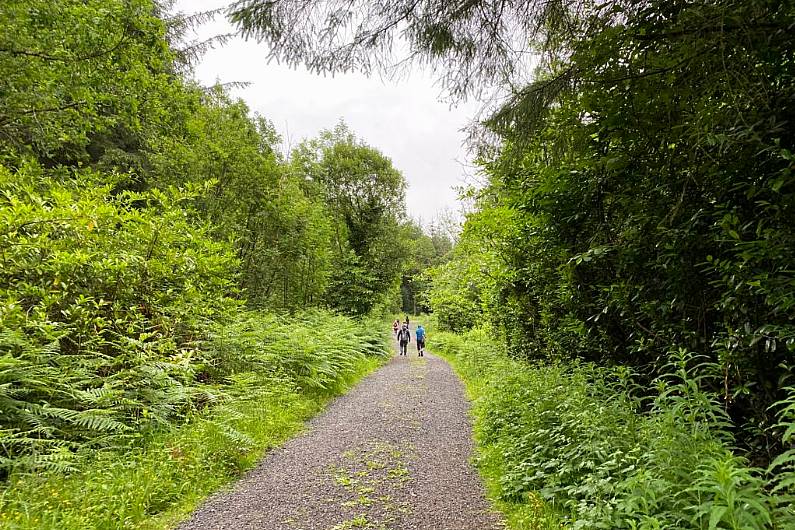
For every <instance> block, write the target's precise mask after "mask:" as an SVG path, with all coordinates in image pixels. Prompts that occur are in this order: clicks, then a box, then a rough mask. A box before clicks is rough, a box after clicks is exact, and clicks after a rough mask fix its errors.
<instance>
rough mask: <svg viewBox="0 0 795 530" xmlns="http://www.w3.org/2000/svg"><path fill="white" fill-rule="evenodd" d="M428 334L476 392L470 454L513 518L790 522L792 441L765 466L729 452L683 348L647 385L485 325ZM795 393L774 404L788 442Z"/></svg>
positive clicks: (720, 421) (520, 521) (517, 524)
mask: <svg viewBox="0 0 795 530" xmlns="http://www.w3.org/2000/svg"><path fill="white" fill-rule="evenodd" d="M429 338H430V344H429V345H430V347H431V348H432V349H434V351H436V352H438V353H441V354H443V355H444V356H445V357H447V358H448V359H449V360H450V361H451V362H452V363H453V365H454V367H455V368H456V370H457V371H458V372H459V374H460V375H461V376H462V377H463V379H464V380H465V382H466V383H467V387H468V389H469V392H470V393H471V395H472V397H473V398H474V400H475V408H474V412H475V416H476V438H477V442H478V447H479V465H480V468H481V470H482V472H483V474H484V477H485V478H486V481H487V484H488V487H489V490H490V493H491V495H492V496H493V497H494V499H495V500H496V502H497V504H498V507H500V508H501V509H502V510H503V511H504V512H505V513H506V516H507V519H508V521H509V524H510V527H511V528H515V529H547V528H558V529H559V528H561V527H567V528H573V529H579V528H616V529H623V528H626V529H658V528H680V529H738V530H739V529H764V528H767V529H769V528H776V529H785V528H795V510H793V507H792V506H793V504H792V500H793V494H794V493H795V490H794V489H793V483H794V482H795V467H794V466H795V457H794V456H793V455H794V454H795V452H793V451H792V450H790V451H789V452H787V453H785V454H784V455H783V456H782V457H781V458H780V459H779V460H778V461H777V462H774V465H773V466H771V469H768V470H765V469H758V468H754V467H752V466H751V465H749V463H748V461H746V460H745V459H744V458H743V457H742V456H738V455H737V454H736V452H735V451H734V450H733V443H734V440H733V438H732V435H731V429H730V427H731V419H730V418H729V417H728V416H727V415H726V413H725V412H724V408H723V406H722V404H721V403H720V402H719V400H718V399H717V398H716V396H714V395H712V394H710V393H709V392H706V391H705V390H703V387H704V386H706V385H704V383H705V382H706V381H704V378H707V377H710V376H708V375H706V376H705V375H701V376H698V377H696V376H695V375H694V374H695V373H699V374H704V373H709V372H710V366H709V365H704V364H703V363H702V364H700V365H699V360H698V359H697V358H693V357H692V356H690V355H688V354H687V353H686V352H677V353H676V354H675V355H673V359H674V361H673V362H672V363H671V364H670V366H669V367H668V373H667V375H666V376H664V377H661V378H660V379H659V380H657V381H656V386H655V387H654V388H653V389H649V388H640V387H638V386H637V385H636V384H635V382H634V381H633V377H632V374H631V373H630V372H629V371H628V370H626V369H621V368H615V369H606V368H598V367H595V366H593V365H589V364H559V365H532V364H528V363H525V362H522V361H516V360H513V359H510V358H509V357H508V356H507V355H506V353H505V351H504V349H503V347H502V346H501V345H500V344H498V343H497V342H496V341H494V340H492V339H491V338H490V337H489V336H488V334H487V332H485V331H483V330H475V331H471V332H469V333H467V334H466V335H455V334H450V333H432V334H430V335H429ZM697 366H698V369H696V367H697ZM794 403H795V399H793V400H791V401H788V402H785V403H781V404H779V405H778V406H777V408H776V411H774V412H778V413H779V415H780V418H781V423H780V428H782V429H785V430H786V431H787V433H788V438H787V441H788V443H792V441H793V436H795V427H793V419H795V417H794V416H795V413H794V412H793V411H795V405H794Z"/></svg>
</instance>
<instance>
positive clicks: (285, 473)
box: [179, 344, 504, 530]
mask: <svg viewBox="0 0 795 530" xmlns="http://www.w3.org/2000/svg"><path fill="white" fill-rule="evenodd" d="M412 346H413V344H412ZM468 411H469V403H468V401H467V399H466V396H465V394H464V390H463V385H462V384H461V382H460V381H459V380H458V378H457V376H456V375H455V374H454V373H453V371H452V370H451V369H450V366H449V365H448V364H447V363H446V362H445V361H444V360H442V359H440V358H438V357H435V356H433V355H430V354H428V353H426V354H425V356H424V357H417V354H416V352H413V353H410V354H409V355H408V356H407V357H400V356H394V357H392V359H391V360H390V362H389V363H388V364H386V365H385V366H383V367H382V368H380V369H379V370H377V371H376V372H374V373H373V374H371V375H370V376H368V377H366V378H365V379H364V380H362V382H361V383H360V384H359V385H358V386H357V387H356V388H354V389H353V390H351V391H350V392H349V393H348V394H346V395H345V396H342V397H340V398H339V399H337V400H336V401H334V402H333V403H331V404H330V405H329V407H328V408H327V409H326V410H325V412H323V413H322V414H320V415H318V416H317V417H315V418H314V419H312V420H311V421H310V422H309V424H308V428H307V430H306V431H305V432H304V433H303V434H302V435H300V436H298V437H296V438H293V439H292V440H290V441H289V442H287V443H286V444H285V445H284V446H282V447H281V448H279V449H276V450H274V451H272V452H271V453H269V454H268V455H267V456H266V457H265V458H264V459H263V460H262V462H261V463H260V464H259V465H258V466H257V467H256V468H254V469H253V470H252V471H251V472H249V473H248V474H247V475H246V476H245V477H244V478H243V479H242V480H240V481H239V482H237V483H236V484H235V485H234V486H233V487H232V488H231V489H230V490H229V491H225V492H221V493H218V494H216V495H214V496H212V497H210V499H208V500H207V501H206V502H205V503H204V505H203V506H201V507H200V508H199V509H198V510H197V511H196V512H194V514H193V515H192V516H191V518H190V519H189V520H188V521H186V522H185V523H183V524H182V525H181V526H180V527H179V528H180V529H182V530H198V529H204V530H206V529H235V530H245V529H258V530H272V529H284V530H346V529H355V528H370V529H377V530H409V529H411V530H490V529H498V528H504V524H503V522H502V521H501V518H500V517H499V515H498V514H496V513H495V512H494V511H493V510H492V508H491V506H490V504H489V503H488V501H487V500H486V498H485V494H484V490H483V485H482V484H481V482H480V478H479V476H478V474H477V472H476V471H475V469H474V468H473V467H472V465H471V462H470V459H471V457H472V450H473V442H472V427H471V424H470V422H469V415H468Z"/></svg>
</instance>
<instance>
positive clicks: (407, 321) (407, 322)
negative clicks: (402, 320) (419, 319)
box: [406, 315, 410, 329]
mask: <svg viewBox="0 0 795 530" xmlns="http://www.w3.org/2000/svg"><path fill="white" fill-rule="evenodd" d="M406 329H410V328H409V316H408V315H406Z"/></svg>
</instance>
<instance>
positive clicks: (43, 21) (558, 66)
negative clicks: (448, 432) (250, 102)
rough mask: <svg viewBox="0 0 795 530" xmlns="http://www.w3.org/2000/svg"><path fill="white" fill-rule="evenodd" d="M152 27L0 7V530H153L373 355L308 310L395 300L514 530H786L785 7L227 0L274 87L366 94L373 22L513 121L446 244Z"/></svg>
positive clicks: (138, 14) (791, 91)
mask: <svg viewBox="0 0 795 530" xmlns="http://www.w3.org/2000/svg"><path fill="white" fill-rule="evenodd" d="M169 5H170V4H169V2H167V1H163V2H161V1H158V0H102V1H99V0H85V1H76V0H47V1H44V0H32V1H31V0H25V1H22V0H6V1H5V2H4V3H3V9H2V10H0V27H2V28H4V29H5V30H6V31H4V32H2V33H0V83H2V84H1V85H0V249H2V252H0V260H2V267H0V480H2V481H3V483H2V486H0V487H1V488H2V496H0V517H2V518H3V519H2V522H3V524H5V525H7V526H11V525H16V526H20V525H21V527H42V526H44V527H46V526H48V525H49V526H51V527H84V526H89V527H90V526H92V525H93V526H98V527H103V526H113V525H114V524H116V523H115V522H113V521H117V519H115V518H117V517H119V516H122V518H123V520H124V524H125V525H128V526H145V525H147V524H149V525H155V526H156V525H159V524H161V523H160V522H158V521H161V520H162V522H163V523H162V524H166V522H167V521H168V520H169V518H170V517H172V516H175V514H179V513H180V512H181V510H184V509H187V508H188V507H189V506H190V505H191V503H193V502H195V501H196V500H197V499H198V498H199V497H200V496H201V495H203V494H205V493H206V492H207V491H210V490H211V489H212V488H213V487H215V486H217V485H218V484H221V483H223V482H225V481H226V480H228V479H229V478H230V477H231V476H233V475H234V473H236V472H238V471H239V470H240V469H243V468H245V467H246V466H249V465H251V463H252V462H253V461H254V460H255V459H256V457H257V456H258V455H260V454H261V452H262V451H263V450H264V449H265V448H267V447H270V446H272V445H273V444H276V443H279V442H280V441H281V440H283V439H284V438H285V437H286V436H288V435H289V434H290V433H291V432H294V431H295V430H296V429H297V428H299V425H300V421H301V419H303V418H305V417H306V416H307V415H308V414H310V413H311V412H313V411H315V410H317V408H318V406H319V403H322V402H323V400H324V399H326V398H327V397H328V396H330V395H334V394H335V393H337V392H339V391H340V390H341V389H342V388H343V387H344V386H345V384H346V382H347V381H350V380H351V378H353V377H355V375H356V374H360V373H362V371H364V370H366V369H367V368H368V367H371V366H372V365H373V364H374V363H375V362H376V361H374V360H373V357H372V355H375V356H376V357H377V356H378V355H380V352H381V351H382V349H383V348H382V343H381V340H382V338H380V337H378V336H375V335H373V332H372V329H376V328H377V327H378V326H370V327H369V328H368V327H367V326H366V324H365V323H363V322H362V321H361V320H359V321H353V320H350V319H349V318H347V317H344V316H339V315H338V314H336V313H329V312H325V311H328V310H332V311H336V312H339V313H343V314H348V315H354V316H356V317H364V316H366V315H373V314H380V313H385V312H387V311H394V310H397V309H398V306H400V308H401V309H403V310H404V311H412V312H413V311H416V310H420V309H430V310H432V311H433V312H434V313H435V315H436V319H437V322H438V325H439V328H440V332H439V333H431V334H430V338H431V340H432V341H436V342H435V344H436V346H437V347H438V348H440V349H441V350H443V351H444V352H446V353H445V354H446V355H448V356H449V357H450V358H451V359H452V360H453V362H454V364H455V365H456V366H457V368H458V370H459V371H460V373H461V374H462V376H463V377H464V378H465V379H466V380H467V382H468V385H469V387H470V391H471V392H472V394H473V396H475V397H476V398H477V400H478V404H477V409H476V410H477V414H478V418H479V420H478V438H479V442H480V445H481V451H482V462H481V464H482V469H483V470H484V473H485V475H486V476H487V478H488V480H489V483H490V488H491V491H492V494H493V495H494V496H495V498H496V499H498V502H499V503H500V505H501V506H502V507H503V508H504V509H505V510H506V511H507V513H508V514H509V518H510V520H511V523H512V524H513V525H514V526H515V527H517V528H551V527H552V526H555V527H556V528H557V527H559V526H560V525H561V524H563V525H566V526H571V527H573V528H592V527H594V528H648V529H650V528H670V527H675V528H705V529H710V530H711V529H713V528H715V529H717V528H770V527H773V528H788V527H792V526H793V524H795V521H793V518H794V517H795V515H794V514H793V512H792V505H793V503H792V500H793V499H794V498H795V477H794V476H793V473H795V427H793V425H794V424H795V397H793V396H795V391H794V390H793V386H792V385H793V380H792V377H793V362H792V356H793V354H794V353H795V324H794V322H795V273H794V272H793V265H792V264H793V262H795V233H794V232H793V227H795V176H793V175H795V172H793V169H795V165H794V163H795V156H794V155H793V152H795V128H793V127H792V123H793V120H795V106H794V105H793V101H795V83H794V82H793V64H795V63H793V61H794V59H793V39H792V38H791V33H792V28H793V27H794V26H795V4H793V3H792V2H774V1H772V0H712V1H709V2H690V1H685V0H674V1H668V0H666V1H662V0H652V1H647V2H634V1H631V0H615V1H609V2H591V1H588V0H554V1H541V0H537V1H529V2H512V1H506V2H496V3H495V2H486V1H483V0H475V1H470V2H431V1H419V2H412V3H410V5H407V4H406V3H405V2H402V1H385V2H369V1H366V0H353V1H349V0H345V1H336V0H333V1H328V2H298V3H296V2H291V1H285V0H276V1H270V0H269V1H265V0H242V1H240V2H237V3H235V4H234V6H233V7H232V9H231V11H230V13H231V16H232V20H233V21H235V22H236V23H237V24H238V25H239V28H240V30H241V31H242V32H243V33H244V34H246V35H250V36H256V37H259V38H261V39H263V40H264V41H266V42H267V43H268V44H270V50H271V51H270V53H271V56H272V57H275V58H278V59H282V60H285V61H287V62H288V63H290V64H298V63H304V64H306V65H307V66H308V67H309V68H310V69H312V70H314V71H320V72H334V71H345V70H350V69H361V70H365V71H373V70H376V69H379V68H383V67H385V66H387V62H388V59H389V58H390V52H391V48H392V43H393V42H394V40H393V39H394V36H395V33H396V32H400V33H401V36H402V37H403V38H404V39H406V41H407V42H408V46H407V47H404V48H405V49H407V50H410V54H411V55H410V57H409V58H408V59H409V60H414V61H419V62H420V63H421V64H423V65H426V66H427V65H430V66H431V68H438V69H437V70H435V71H437V72H438V73H439V74H440V78H441V82H442V84H443V85H444V86H445V87H447V88H448V89H449V90H450V92H451V94H452V95H453V96H454V97H463V96H466V95H471V94H481V93H483V91H484V90H488V89H491V88H495V87H496V90H497V91H498V92H500V93H501V95H506V96H507V98H501V99H500V101H503V104H502V105H501V106H500V107H499V108H494V109H491V111H492V112H491V113H490V116H489V117H488V118H487V119H486V120H484V122H483V123H481V124H480V127H479V128H475V129H473V138H476V139H480V141H479V142H478V144H477V148H478V151H477V152H478V154H479V164H480V166H481V168H482V169H483V175H484V185H483V186H482V187H480V188H478V189H471V190H468V191H467V192H466V195H467V198H468V199H470V201H471V204H472V210H471V212H470V213H469V215H468V216H467V218H466V222H465V223H464V226H463V231H462V233H461V235H460V238H459V240H458V241H457V244H456V245H455V247H454V248H452V250H451V244H450V239H449V238H448V237H446V236H444V235H442V231H441V230H440V229H439V227H438V226H435V227H433V229H432V230H431V233H430V234H425V233H424V232H423V230H422V229H420V227H418V226H416V225H415V223H413V222H411V221H409V220H407V219H406V215H405V211H404V210H403V207H402V199H403V197H404V193H405V186H406V184H405V180H404V179H403V177H402V175H401V174H400V172H399V171H398V170H396V169H395V168H394V167H393V166H392V163H391V161H390V160H389V159H388V158H386V157H385V156H384V155H383V154H382V153H380V152H379V151H378V150H376V149H375V148H373V147H372V146H369V145H367V143H366V142H364V141H363V140H362V139H360V138H357V137H356V135H355V134H354V133H353V132H352V131H350V130H349V129H348V128H347V127H346V126H345V124H344V123H340V124H339V125H338V126H336V127H335V128H333V129H332V130H328V131H326V132H324V133H322V134H320V136H319V137H318V138H315V139H309V140H306V141H304V142H303V143H301V144H300V145H299V146H297V147H296V148H295V149H294V150H292V152H290V153H282V152H281V151H280V145H279V144H280V139H279V137H278V134H277V132H276V131H275V129H274V128H273V126H272V125H271V124H269V123H268V121H267V120H266V119H265V118H263V117H261V116H257V115H251V113H250V112H249V109H248V108H247V107H246V105H245V104H244V103H243V102H241V101H236V100H234V99H233V98H231V97H230V95H229V93H228V92H227V91H226V90H225V89H224V88H223V87H212V88H206V87H201V86H198V85H197V84H196V83H195V82H194V81H192V80H191V77H190V69H191V60H192V59H193V58H195V57H196V55H197V53H200V51H201V49H202V46H203V45H201V44H198V45H187V46H186V45H185V44H184V43H183V42H182V36H183V35H184V33H185V31H186V30H187V29H189V28H190V27H191V25H192V24H195V23H198V22H200V21H201V20H202V19H205V18H207V16H209V15H200V16H198V17H193V18H186V17H182V16H175V15H171V14H169V9H168V7H169ZM204 46H206V44H205V45H204ZM530 54H532V55H533V57H535V58H537V61H532V64H533V67H534V70H535V72H534V74H533V76H532V77H529V76H527V75H525V73H526V70H527V66H528V60H527V57H529V56H530ZM406 64H407V63H406ZM312 307H315V308H323V310H320V309H318V310H310V311H308V312H303V313H296V311H297V310H298V309H302V310H303V309H306V308H312ZM274 312H278V314H279V315H280V316H277V315H275V314H273V313H274ZM290 314H292V316H287V315H290ZM444 330H451V331H455V332H460V333H463V335H460V336H455V335H452V334H443V333H442V331H444ZM484 330H488V332H487V331H484ZM350 337H355V338H356V340H354V341H350V340H349V339H350ZM351 343H358V344H357V345H355V346H351V345H350V344H351ZM359 346H361V347H359ZM368 354H372V355H371V356H370V357H368ZM207 468H211V469H213V470H215V471H216V472H215V473H214V474H213V477H212V478H209V479H208V478H203V479H202V480H198V479H195V480H189V478H190V477H197V476H198V475H197V473H198V472H199V470H204V469H207ZM86 477H91V480H88V479H87V478H86ZM153 477H156V480H153ZM58 499H63V501H61V500H58ZM111 514H112V516H113V517H114V519H110V517H111ZM153 517H159V518H160V519H159V520H154V519H152V518H153ZM346 524H349V526H350V525H357V526H362V525H365V526H366V525H368V524H370V523H369V522H368V521H366V520H357V519H352V520H351V521H349V522H348V523H346Z"/></svg>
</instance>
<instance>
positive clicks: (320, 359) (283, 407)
mask: <svg viewBox="0 0 795 530" xmlns="http://www.w3.org/2000/svg"><path fill="white" fill-rule="evenodd" d="M341 325H343V326H348V327H349V328H350V327H351V326H353V324H352V323H351V322H349V321H346V320H344V319H343V317H337V316H331V315H318V314H313V315H309V317H299V318H298V319H292V320H285V319H283V318H281V319H278V318H277V317H273V316H267V315H254V316H252V315H248V316H247V317H246V319H244V320H243V321H241V322H238V323H236V324H235V325H233V326H231V329H228V330H225V332H224V333H223V334H219V337H216V339H215V340H214V341H213V344H212V346H211V349H214V350H215V351H214V353H212V355H211V357H213V358H214V359H215V360H216V362H213V363H210V364H212V369H213V370H215V371H216V372H219V371H220V372H223V373H222V374H219V373H216V374H215V375H216V376H217V377H219V379H220V380H222V381H223V384H221V385H217V386H216V387H215V391H216V393H217V394H216V396H215V397H214V398H213V399H214V400H215V403H213V404H212V405H208V406H206V407H205V408H204V409H203V410H196V411H194V412H192V413H191V414H189V415H187V416H186V417H184V421H183V423H182V424H180V425H171V426H169V427H168V428H162V429H159V430H156V431H152V432H149V433H145V434H143V435H142V436H139V437H135V438H132V439H130V440H128V442H127V443H121V442H119V443H117V444H116V445H115V446H113V447H111V448H109V449H105V450H103V451H101V452H96V451H94V452H92V453H91V454H90V455H89V456H86V457H85V458H83V459H82V460H81V461H80V462H81V463H80V465H79V466H78V468H77V469H76V470H75V471H73V472H71V473H68V474H67V473H57V472H45V473H33V472H17V473H13V474H12V475H11V476H10V477H9V479H8V480H7V481H6V483H5V484H4V485H3V486H2V489H0V528H8V529H20V530H21V529H26V530H27V529H84V528H97V529H117V528H140V529H165V528H172V527H174V526H175V525H176V524H177V523H178V522H179V521H180V520H182V519H184V518H185V517H186V516H187V515H188V514H189V513H190V512H191V511H192V510H193V509H194V508H195V507H196V506H197V505H198V504H199V503H200V502H201V501H202V500H203V499H204V498H205V497H206V496H207V495H209V494H210V493H212V492H214V491H216V490H217V489H218V488H220V487H222V486H224V485H225V484H228V483H230V482H231V481H233V480H234V479H235V478H237V477H239V476H240V474H241V473H242V472H243V471H245V470H247V469H249V468H251V467H252V466H253V465H254V464H255V463H256V462H257V461H258V460H259V459H260V458H261V457H262V456H263V455H264V453H265V452H267V451H268V450H269V449H271V448H273V447H276V446H279V445H281V444H282V443H284V442H285V441H286V440H287V439H289V438H290V437H291V436H294V435H295V434H296V433H297V432H299V431H300V430H301V429H302V427H303V425H304V422H305V421H306V420H307V419H308V418H310V417H312V416H313V415H315V414H316V413H318V412H319V411H320V410H322V409H323V408H324V407H325V405H326V404H327V403H328V402H329V401H330V400H331V399H332V398H334V397H335V396H338V395H340V394H342V393H344V392H346V391H347V390H348V389H349V388H351V387H352V386H353V385H355V384H356V383H357V382H358V381H359V380H360V379H361V378H362V377H363V376H365V375H366V374H368V373H370V372H371V371H373V370H374V369H376V368H377V367H378V366H380V365H381V364H382V363H383V362H384V359H385V356H379V355H377V353H378V351H377V350H378V343H379V342H380V343H381V344H383V345H384V348H387V347H388V345H387V343H385V342H383V341H384V337H383V334H375V333H374V334H373V336H370V337H369V340H359V339H354V340H351V339H350V336H344V337H340V338H334V337H329V336H328V335H329V333H331V332H333V331H335V330H336V331H342V333H343V334H344V332H345V330H340V329H339V328H340V326H341ZM356 327H357V333H359V334H366V333H367V332H366V331H364V330H363V328H364V327H365V326H361V325H360V326H356ZM348 331H351V330H350V329H348ZM230 333H231V335H230ZM359 338H362V337H359ZM381 351H388V350H384V349H382V350H381ZM374 354H375V355H374ZM228 357H230V358H228ZM231 357H234V358H235V361H234V362H235V363H237V364H236V367H231V366H232V364H233V361H232V360H231ZM241 360H243V361H245V362H242V361H241ZM256 365H259V366H256ZM255 366H256V368H255ZM211 394H212V393H208V395H211ZM86 452H90V450H89V449H88V448H87V449H86Z"/></svg>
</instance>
